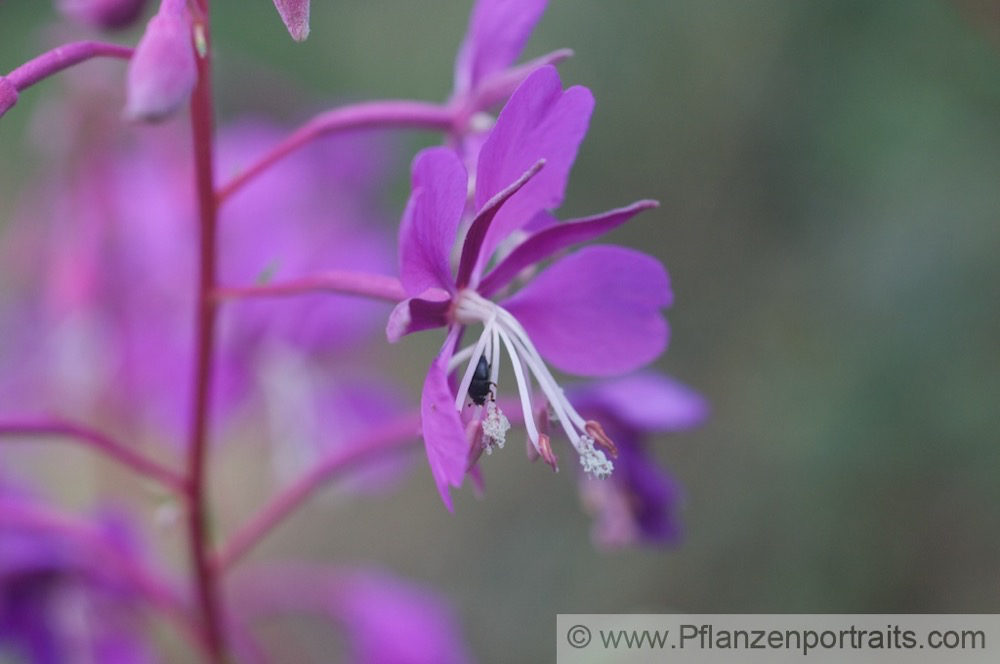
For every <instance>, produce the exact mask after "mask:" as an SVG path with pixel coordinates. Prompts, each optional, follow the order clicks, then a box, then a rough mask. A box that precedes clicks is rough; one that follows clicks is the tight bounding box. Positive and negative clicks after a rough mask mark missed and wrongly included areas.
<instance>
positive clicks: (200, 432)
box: [187, 0, 226, 664]
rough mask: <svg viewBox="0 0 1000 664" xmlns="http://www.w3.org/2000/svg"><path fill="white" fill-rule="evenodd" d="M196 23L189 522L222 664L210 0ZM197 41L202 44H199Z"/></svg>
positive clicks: (206, 620)
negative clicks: (215, 481)
mask: <svg viewBox="0 0 1000 664" xmlns="http://www.w3.org/2000/svg"><path fill="white" fill-rule="evenodd" d="M195 5H196V9H197V12H196V17H195V21H194V29H195V36H196V39H195V43H196V47H198V46H200V51H201V52H200V53H198V58H197V61H198V85H197V87H196V88H195V90H194V94H193V97H192V99H191V124H192V133H193V138H194V159H195V182H196V187H197V192H198V211H199V217H200V219H199V260H198V294H197V313H196V323H195V325H196V331H195V335H196V343H197V349H196V351H195V370H194V404H193V412H192V416H191V437H190V441H189V445H188V460H187V477H188V482H189V486H190V492H189V494H188V512H187V525H188V534H189V540H190V541H189V544H190V547H191V561H192V567H193V568H194V574H195V595H196V598H197V603H198V606H199V608H200V613H201V623H202V629H203V630H204V634H205V643H206V647H207V650H208V654H209V658H210V659H211V661H212V662H216V663H217V664H222V663H223V662H225V659H226V655H225V652H226V645H225V638H224V635H223V630H222V615H221V613H222V611H221V606H220V600H219V589H218V583H217V581H218V580H217V579H216V578H215V574H214V572H213V570H212V566H211V565H210V563H209V559H210V552H209V535H208V504H207V503H208V500H207V498H208V497H207V487H206V482H205V479H206V475H207V472H206V470H207V459H206V456H207V451H208V429H209V413H210V410H211V401H210V397H211V392H212V365H213V356H214V352H215V336H216V335H215V328H216V308H217V302H216V299H215V298H214V297H213V293H214V292H215V287H216V272H217V236H218V233H217V221H218V210H217V208H216V204H215V184H214V178H213V141H214V132H215V127H214V111H213V103H212V102H213V100H212V77H211V75H212V71H211V69H212V68H211V47H210V41H209V40H210V35H209V6H208V5H209V0H196V2H195ZM199 41H200V42H201V43H200V45H199V44H198V42H199Z"/></svg>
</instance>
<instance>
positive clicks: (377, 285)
mask: <svg viewBox="0 0 1000 664" xmlns="http://www.w3.org/2000/svg"><path fill="white" fill-rule="evenodd" d="M327 292H332V293H342V294H344V295H360V296H363V297H370V298H374V299H376V300H386V301H388V302H392V303H397V302H402V301H403V300H405V299H406V297H407V295H406V291H404V290H403V285H402V284H401V283H400V282H399V279H397V278H395V277H389V276H385V275H381V274H366V273H364V272H347V271H341V270H330V271H327V272H321V273H319V274H314V275H310V276H307V277H301V278H299V279H292V280H291V281H283V282H277V283H272V284H265V285H261V286H237V287H223V288H219V289H218V290H216V291H215V295H216V297H217V298H220V299H233V298H246V297H287V296H290V295H308V294H312V293H327Z"/></svg>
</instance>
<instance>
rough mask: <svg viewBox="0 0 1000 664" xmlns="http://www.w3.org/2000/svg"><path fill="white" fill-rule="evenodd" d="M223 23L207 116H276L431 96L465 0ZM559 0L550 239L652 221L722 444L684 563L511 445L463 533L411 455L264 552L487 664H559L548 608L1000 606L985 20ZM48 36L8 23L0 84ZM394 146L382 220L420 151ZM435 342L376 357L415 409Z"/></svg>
mask: <svg viewBox="0 0 1000 664" xmlns="http://www.w3.org/2000/svg"><path fill="white" fill-rule="evenodd" d="M214 4H215V5H216V11H217V15H216V18H215V21H216V32H217V35H216V41H217V48H218V52H217V59H218V84H219V89H220V97H221V103H220V112H221V113H222V114H223V116H225V117H234V116H236V115H238V114H240V113H242V112H245V111H252V112H268V113H271V114H273V115H275V116H276V117H279V118H282V119H286V120H290V121H291V120H301V119H304V118H305V117H308V115H309V113H310V112H312V111H315V110H318V109H321V108H323V107H324V106H325V105H329V104H330V103H332V102H334V101H336V100H342V99H346V98H366V97H375V98H379V97H412V98H422V99H428V100H441V99H443V98H444V97H446V96H447V94H448V91H449V89H450V85H451V69H452V61H453V58H454V53H455V49H456V48H457V45H458V43H459V41H460V39H461V36H462V33H463V30H464V27H465V23H466V20H467V13H468V9H469V6H470V4H471V3H470V2H455V1H454V0H420V1H419V2H406V1H403V0H370V1H368V2H364V3H360V2H331V1H328V0H317V1H316V2H314V3H313V5H314V6H313V20H312V36H311V37H310V39H309V40H308V42H306V43H305V44H294V43H293V42H292V41H291V40H290V39H289V38H288V36H287V33H285V31H284V28H283V26H282V25H281V23H280V21H279V20H278V18H277V15H276V13H275V11H274V8H273V6H272V3H271V2H269V1H268V0H252V1H251V0H239V1H237V0H217V1H216V2H215V3H214ZM550 5H551V6H550V9H549V11H548V13H547V15H546V16H545V18H544V19H543V20H542V23H541V24H540V26H539V28H538V30H537V31H536V33H535V36H534V38H533V39H532V40H531V42H530V43H529V47H528V51H527V55H528V56H534V55H539V54H541V53H544V52H547V51H550V50H553V49H556V48H560V47H572V48H574V49H575V50H576V56H575V57H574V58H573V59H571V60H570V61H568V62H567V63H565V64H564V65H562V66H561V71H562V73H563V79H564V81H565V82H566V83H568V84H569V83H573V84H576V83H580V84H585V85H588V86H590V87H591V88H592V89H593V91H594V93H595V96H596V98H597V110H596V113H595V115H594V120H593V122H592V125H591V131H590V134H589V136H588V138H587V140H586V142H585V144H584V146H583V148H582V150H581V152H580V156H579V159H578V161H577V164H576V167H575V170H574V174H573V179H572V181H571V184H570V188H569V192H568V195H567V203H566V205H565V207H564V208H563V212H564V214H563V216H564V217H567V216H573V215H578V214H579V215H582V214H587V213H591V212H594V211H597V210H603V209H607V208H610V207H613V206H618V205H622V204H625V203H628V202H630V201H632V200H634V199H637V198H645V197H653V198H658V199H660V200H661V201H662V203H663V205H662V207H661V208H660V209H659V210H657V211H655V212H653V213H649V214H646V215H644V216H643V217H641V218H640V219H639V220H637V221H636V222H634V223H633V224H631V225H630V227H628V228H627V229H623V230H621V231H619V232H618V233H616V235H615V236H614V238H613V239H614V240H615V241H618V242H621V243H624V244H629V245H632V246H636V247H641V248H643V249H645V250H647V251H650V252H651V253H654V254H655V255H657V256H658V257H659V258H661V259H662V260H663V261H664V263H665V264H666V265H667V268H668V270H669V271H670V273H671V276H672V279H673V283H674V288H675V291H676V295H677V300H676V305H675V307H674V308H673V309H672V310H671V312H670V314H669V318H670V321H671V325H672V340H671V345H670V349H669V351H668V352H667V354H666V355H665V357H664V358H663V359H662V360H661V361H660V362H659V363H658V366H659V367H660V368H662V369H663V370H665V371H667V372H669V373H671V374H672V375H674V376H676V377H677V378H679V379H681V380H683V381H685V382H686V383H688V384H690V385H692V386H693V387H695V388H696V389H698V390H700V391H702V392H703V393H704V394H705V395H706V396H707V397H708V398H709V399H710V401H711V403H712V408H713V416H712V419H711V421H710V423H709V424H708V425H707V426H705V427H703V428H701V429H700V430H698V431H696V432H693V433H690V434H685V435H679V436H674V437H670V438H665V439H663V440H660V441H657V442H656V445H657V453H658V456H659V458H660V459H662V460H663V461H664V462H665V463H666V464H667V465H668V466H669V467H670V468H671V469H672V471H673V473H674V474H675V475H676V477H677V478H678V479H679V481H680V482H681V483H682V484H683V486H684V488H685V495H686V502H685V506H684V521H685V523H686V530H687V534H686V538H685V541H684V543H683V545H682V546H680V547H679V548H676V549H673V550H657V551H650V550H645V551H631V552H624V553H617V554H612V555H608V554H601V553H598V552H596V551H595V550H594V549H593V547H592V546H591V544H590V540H589V535H588V529H589V522H588V518H587V517H586V516H585V515H584V514H583V513H582V511H581V509H580V507H579V504H578V500H577V496H576V488H575V483H574V476H573V473H571V472H563V473H560V474H558V475H555V476H553V475H552V474H551V472H550V471H548V470H547V468H546V467H544V466H542V465H541V464H535V465H529V464H527V463H526V461H525V460H524V459H523V457H522V456H521V453H520V449H519V447H520V446H519V445H515V446H513V447H512V449H508V450H507V451H506V452H505V453H503V454H500V455H493V456H492V457H490V459H489V463H488V465H487V467H486V475H487V484H488V495H487V498H486V499H485V500H482V501H479V500H477V499H475V498H474V497H473V496H472V492H471V491H470V490H469V489H468V488H466V489H464V490H463V491H462V492H461V495H459V496H458V500H457V505H456V514H455V515H454V516H451V515H449V514H448V513H447V512H446V511H445V510H444V509H443V508H442V506H441V505H440V502H439V500H438V499H437V497H436V492H435V490H434V487H433V484H432V482H431V481H430V476H429V473H428V472H427V470H426V467H425V465H423V462H421V465H419V466H418V471H419V472H418V473H416V474H415V475H414V477H413V478H412V479H411V480H410V481H409V482H408V483H407V484H406V485H405V486H404V488H403V490H402V491H401V492H398V493H394V494H391V495H388V496H385V497H378V498H375V499H366V500H363V501H360V502H353V503H347V504H343V505H340V504H336V503H332V502H331V501H324V500H321V501H317V502H314V503H311V504H310V506H309V507H308V508H307V509H306V510H305V511H304V512H303V513H301V514H299V515H297V516H296V517H295V518H294V519H293V520H291V521H290V522H289V523H288V524H286V525H285V526H284V527H282V529H280V530H279V531H277V532H276V533H274V535H273V536H272V537H271V538H269V539H268V540H267V541H266V542H265V545H264V546H263V547H262V549H261V550H260V551H259V552H258V554H257V555H258V557H259V558H260V559H267V558H271V557H278V556H285V555H294V556H296V557H300V558H318V559H333V560H341V561H358V560H367V561H377V562H381V563H384V564H386V565H388V566H389V567H391V568H392V569H394V570H396V571H398V572H400V573H402V574H404V575H406V576H409V577H412V578H416V579H420V580H423V581H426V582H429V583H431V584H433V585H435V586H437V587H439V588H441V589H443V590H444V591H445V592H446V593H448V595H449V596H450V597H451V598H452V599H453V600H454V601H455V603H456V604H457V606H458V608H459V610H460V612H461V615H462V617H463V621H464V625H465V628H466V633H467V635H468V637H469V639H470V642H471V644H472V646H473V649H474V651H475V653H476V655H477V657H478V658H479V659H480V660H481V661H483V662H487V663H490V662H494V663H497V664H500V663H507V662H529V663H530V662H545V661H550V660H551V659H552V658H553V654H554V640H553V639H554V637H555V634H554V628H555V614H556V613H560V612H573V613H588V612H595V613H596V612H601V613H604V612H607V613H614V612H657V611H666V610H679V611H685V612H731V613H739V612H893V613H906V612H917V613H919V612H997V611H1000V481H998V479H1000V258H998V254H1000V224H998V220H1000V186H998V174H1000V131H998V128H1000V42H998V40H997V38H996V37H997V34H998V32H997V27H998V25H1000V6H998V5H997V4H996V3H994V2H989V1H987V0H970V1H969V2H961V3H955V2H945V1H944V0H896V1H885V2H882V1H877V0H868V1H867V2H865V1H861V0H843V1H840V2H801V1H797V0H758V1H756V2H745V1H743V0H630V1H629V2H619V3H611V2H606V1H604V0H552V2H551V3H550ZM52 17H53V12H52V10H51V7H50V5H49V3H48V2H42V1H33V2H26V1H25V0H13V1H12V2H11V1H8V2H6V3H3V4H2V5H0V70H4V71H6V70H8V69H10V68H12V67H13V66H14V65H16V64H18V63H19V62H20V61H21V60H23V59H24V57H25V56H26V55H27V54H31V53H34V52H36V51H37V50H38V48H39V46H40V44H42V43H44V39H45V37H44V35H45V34H46V31H45V29H44V27H45V26H46V24H48V23H49V22H50V19H52ZM130 38H131V37H123V40H125V39H130ZM89 66H101V65H89ZM108 66H118V65H108ZM57 86H58V83H55V82H50V83H46V84H45V85H44V86H40V87H39V88H38V89H36V90H33V91H31V92H29V93H27V94H25V95H24V97H23V99H22V102H23V103H22V105H20V106H19V107H18V108H17V109H16V110H15V112H13V113H11V114H10V115H9V116H8V117H6V118H4V120H3V122H2V123H0V151H2V152H0V154H2V155H3V158H2V159H0V196H2V198H0V211H2V212H4V213H6V212H9V211H10V209H11V206H12V194H13V193H14V192H15V191H16V189H17V182H18V179H19V178H20V177H22V175H23V173H24V171H25V170H26V169H25V166H24V164H25V163H28V164H30V159H29V160H28V161H27V162H21V161H20V158H22V157H24V156H26V155H28V151H29V147H30V146H28V145H27V144H26V143H25V142H24V141H23V140H22V138H21V134H22V132H24V130H25V126H26V123H27V120H28V116H29V115H30V109H31V108H32V105H33V104H34V103H36V102H37V100H38V98H41V97H42V96H43V95H46V94H49V93H50V92H51V90H52V89H54V88H56V87H57ZM262 89H263V90H268V91H273V94H271V93H268V94H261V92H260V91H261V90H262ZM404 140H406V141H408V142H407V143H405V146H406V147H405V148H404V149H401V153H402V158H401V159H400V165H401V168H402V169H403V171H402V172H401V174H400V178H399V182H398V183H397V186H396V187H395V188H394V191H393V197H394V199H393V200H394V205H395V209H400V208H401V206H402V202H403V200H404V197H405V161H406V160H407V159H408V158H409V156H410V155H412V153H413V152H414V151H415V150H416V149H417V148H418V147H419V146H420V145H423V144H426V143H420V142H419V140H420V139H412V138H407V139H404ZM428 140H430V139H428ZM9 155H16V156H17V157H18V160H17V161H12V160H10V159H8V156H9ZM27 170H29V171H30V168H28V169H27ZM432 336H433V335H432ZM437 343H439V339H438V338H437V337H435V338H433V339H423V340H420V341H416V342H412V343H407V344H404V346H403V347H401V348H393V349H391V351H387V352H389V353H392V354H393V355H390V357H391V358H394V359H392V360H391V361H393V362H395V363H397V366H399V367H401V369H400V373H401V377H402V378H403V379H404V380H405V381H406V382H407V384H408V385H409V386H410V387H411V390H412V394H413V395H414V400H415V399H416V396H415V395H416V394H417V391H418V390H419V385H420V382H421V380H422V376H421V371H422V368H423V367H425V366H426V362H427V359H428V358H429V357H430V355H429V353H430V352H432V349H433V348H435V347H436V344H437ZM403 367H405V368H406V370H405V372H404V370H403ZM404 374H405V375H404ZM239 468H241V466H239V465H234V466H226V467H225V468H223V469H221V470H220V471H219V472H220V473H222V474H224V475H225V476H226V477H227V478H228V479H227V480H226V482H228V484H227V483H226V482H224V483H223V484H226V486H229V487H239V486H240V476H241V474H240V472H239V471H238V470H235V469H239ZM243 484H244V485H245V486H244V490H243V491H241V490H239V489H233V490H231V491H230V490H229V489H227V488H226V487H220V491H218V493H219V495H218V496H217V502H218V504H219V507H220V511H221V514H222V516H223V519H225V518H226V515H230V516H231V517H232V518H231V521H232V522H234V523H235V522H237V521H239V520H240V517H241V516H242V515H245V514H246V513H247V512H248V511H249V510H250V509H251V507H252V505H253V504H257V503H259V502H260V501H261V500H262V499H263V496H261V495H259V491H258V493H256V494H252V493H250V490H251V489H252V485H251V484H249V483H247V482H243ZM227 522H228V521H227ZM304 638H305V637H304Z"/></svg>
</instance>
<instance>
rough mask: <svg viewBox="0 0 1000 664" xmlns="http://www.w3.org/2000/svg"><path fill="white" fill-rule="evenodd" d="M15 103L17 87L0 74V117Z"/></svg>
mask: <svg viewBox="0 0 1000 664" xmlns="http://www.w3.org/2000/svg"><path fill="white" fill-rule="evenodd" d="M16 103H17V88H15V87H14V84H13V83H11V82H10V81H9V80H7V78H6V77H4V76H0V118H2V117H3V115H4V113H6V112H7V111H9V110H10V109H12V108H14V104H16Z"/></svg>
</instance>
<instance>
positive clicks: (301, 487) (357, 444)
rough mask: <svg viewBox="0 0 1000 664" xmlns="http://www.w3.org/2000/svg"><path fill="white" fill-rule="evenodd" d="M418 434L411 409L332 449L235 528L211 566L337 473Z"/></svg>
mask: <svg viewBox="0 0 1000 664" xmlns="http://www.w3.org/2000/svg"><path fill="white" fill-rule="evenodd" d="M419 435H420V415H419V413H411V414H408V415H404V416H402V417H400V418H398V419H396V420H393V421H391V422H389V423H387V424H385V425H383V426H380V427H377V428H376V429H374V430H372V431H369V432H368V433H367V434H365V435H364V436H362V437H361V438H359V439H358V440H356V441H354V442H352V443H350V444H348V445H346V446H344V447H343V448H342V449H338V450H336V451H334V452H333V453H331V454H330V455H329V456H327V457H326V458H325V459H324V460H322V461H320V462H319V463H318V464H316V465H315V466H314V467H313V468H312V469H310V470H309V471H308V472H307V473H306V474H305V475H303V476H302V477H300V478H299V479H298V480H296V481H295V482H294V483H293V484H292V485H291V486H289V487H287V488H286V489H284V490H283V491H281V492H280V493H278V494H277V495H276V496H274V497H273V498H272V499H271V501H270V502H269V503H268V504H267V505H265V506H264V507H263V508H261V509H260V510H259V511H258V512H257V513H256V514H255V515H254V516H253V517H251V519H250V520H249V521H248V522H247V523H246V524H245V525H244V526H243V527H242V528H240V529H239V530H237V531H236V533H235V534H234V535H233V536H232V537H231V538H230V539H229V541H228V542H227V543H226V545H225V546H224V547H223V548H222V550H221V551H220V552H219V554H218V555H217V556H216V557H215V561H214V566H215V569H216V570H218V571H222V570H224V569H226V568H227V567H230V566H232V565H234V564H235V563H236V562H237V561H238V560H239V559H240V558H242V557H243V556H244V555H246V553H247V552H248V551H250V549H252V548H253V547H254V546H255V545H256V544H257V543H258V542H260V540H262V539H263V538H264V536H265V535H267V534H268V533H269V532H271V530H273V529H274V528H275V527H276V526H277V525H278V524H280V523H281V522H282V521H283V520H284V519H285V517H287V516H288V515H289V514H291V513H292V512H294V511H295V510H296V509H297V508H298V507H299V506H300V505H301V504H302V503H303V502H305V501H306V500H307V499H308V498H309V497H310V496H311V495H312V494H313V493H314V492H315V491H316V490H317V489H319V488H320V487H321V486H323V485H324V484H326V483H327V482H329V481H330V480H331V479H332V478H333V477H335V476H336V475H338V474H339V473H342V472H344V471H346V470H349V469H350V468H352V467H354V466H357V465H360V464H362V463H367V462H370V461H372V459H373V458H375V457H378V456H380V455H382V454H387V453H390V452H396V451H400V450H403V449H408V448H410V447H413V446H415V444H416V442H417V441H418V440H419V438H418V436H419Z"/></svg>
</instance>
